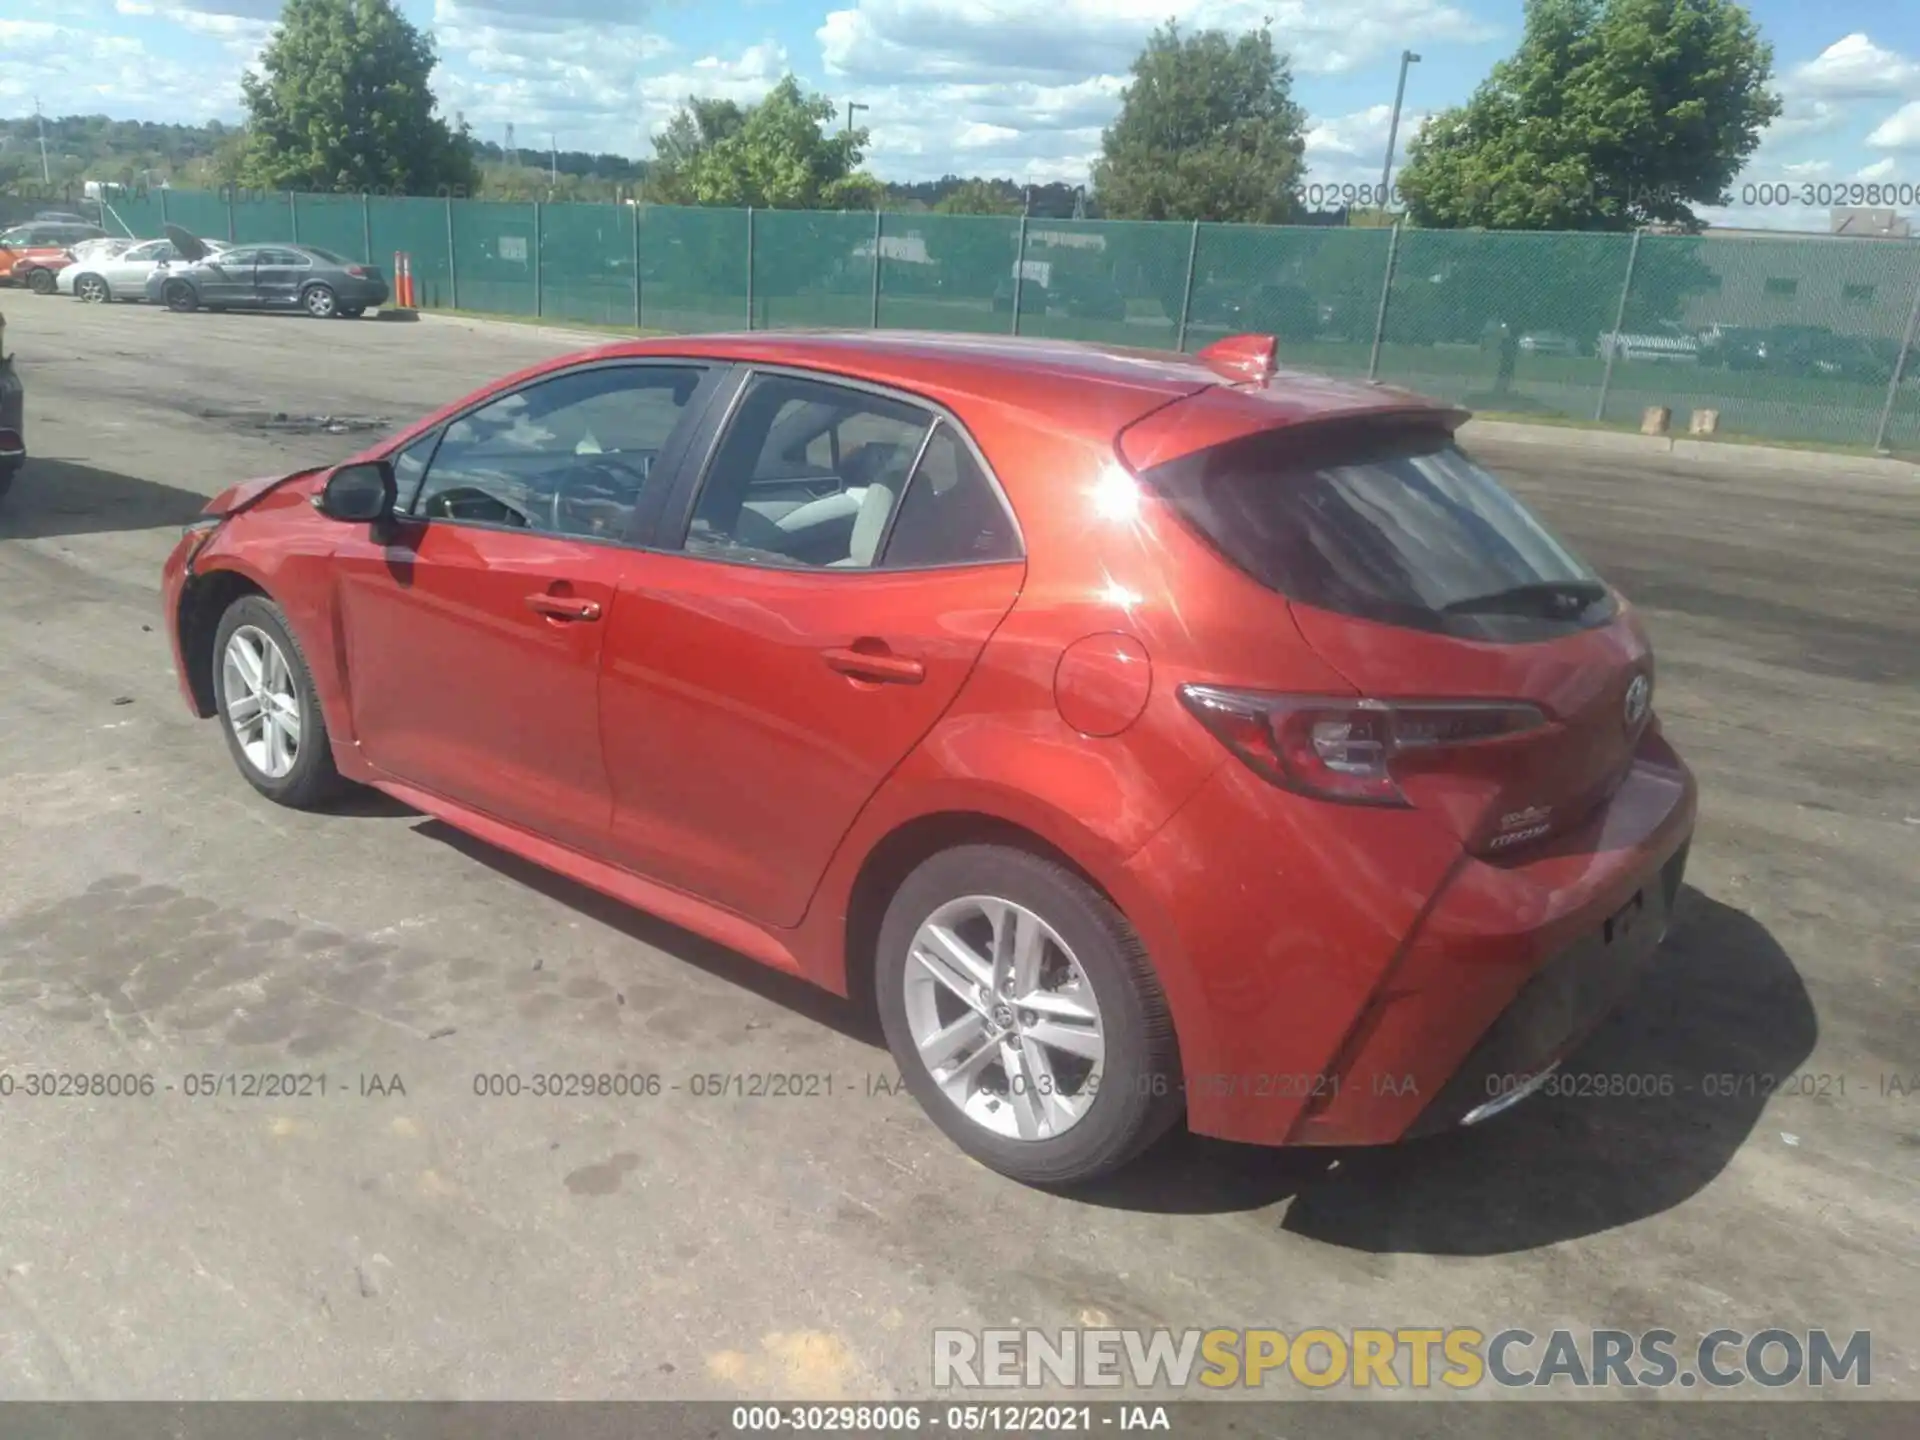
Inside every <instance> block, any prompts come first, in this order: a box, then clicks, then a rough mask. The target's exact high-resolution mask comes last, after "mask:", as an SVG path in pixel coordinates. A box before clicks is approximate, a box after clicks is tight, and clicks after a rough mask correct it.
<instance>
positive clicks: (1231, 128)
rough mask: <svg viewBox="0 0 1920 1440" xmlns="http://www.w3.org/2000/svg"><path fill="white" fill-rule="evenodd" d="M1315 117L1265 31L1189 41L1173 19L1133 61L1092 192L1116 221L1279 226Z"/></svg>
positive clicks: (1289, 207)
mask: <svg viewBox="0 0 1920 1440" xmlns="http://www.w3.org/2000/svg"><path fill="white" fill-rule="evenodd" d="M1305 121H1306V116H1305V113H1304V112H1303V111H1302V110H1301V109H1300V107H1299V106H1298V105H1296V104H1294V103H1293V78H1292V74H1291V71H1290V69H1289V67H1288V64H1287V60H1286V57H1285V56H1283V55H1281V54H1280V53H1279V52H1277V51H1276V50H1275V49H1274V46H1273V36H1272V33H1271V32H1270V31H1268V30H1267V29H1266V28H1265V27H1262V28H1261V29H1259V30H1255V31H1252V32H1250V33H1248V34H1245V35H1242V36H1241V37H1240V38H1239V39H1237V40H1235V39H1231V38H1229V37H1228V35H1227V34H1226V33H1225V32H1224V31H1220V30H1205V31H1202V32H1200V33H1199V34H1196V35H1190V36H1183V35H1181V34H1180V31H1179V27H1178V26H1177V25H1175V24H1173V23H1171V22H1169V23H1168V24H1167V25H1166V26H1164V27H1163V28H1161V29H1159V30H1156V31H1155V32H1154V34H1153V36H1152V38H1150V39H1149V40H1148V41H1147V48H1146V49H1145V50H1144V51H1142V52H1141V54H1140V57H1139V58H1138V59H1136V60H1135V61H1134V62H1133V83H1132V84H1130V85H1128V86H1127V88H1126V89H1125V90H1124V91H1123V92H1121V100H1120V114H1119V117H1118V118H1117V119H1116V120H1115V121H1114V122H1113V124H1112V125H1111V126H1109V127H1108V128H1107V131H1106V134H1105V135H1104V136H1103V137H1102V139H1101V159H1100V162H1099V164H1098V165H1096V166H1095V168H1094V173H1093V188H1094V193H1095V195H1096V196H1097V197H1098V199H1099V202H1100V207H1101V213H1102V214H1104V215H1106V216H1108V217H1109V218H1111V219H1116V220H1234V221H1249V222H1254V223H1260V224H1278V223H1281V222H1284V221H1285V220H1287V219H1289V218H1290V217H1291V216H1292V214H1293V211H1294V198H1293V197H1294V191H1295V188H1296V186H1297V183H1298V181H1299V178H1300V172H1301V165H1302V160H1301V156H1302V152H1303V149H1304V144H1303V141H1302V138H1301V131H1302V128H1303V126H1304V124H1305Z"/></svg>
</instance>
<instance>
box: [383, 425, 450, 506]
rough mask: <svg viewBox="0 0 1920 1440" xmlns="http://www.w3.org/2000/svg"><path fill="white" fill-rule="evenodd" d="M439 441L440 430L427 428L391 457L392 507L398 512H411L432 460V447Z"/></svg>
mask: <svg viewBox="0 0 1920 1440" xmlns="http://www.w3.org/2000/svg"><path fill="white" fill-rule="evenodd" d="M439 443H440V432H439V431H438V430H429V431H428V432H427V433H426V434H424V435H422V436H421V437H420V438H419V439H418V440H416V441H414V442H413V443H412V444H411V445H409V446H407V448H406V449H404V450H402V451H401V452H400V453H399V454H398V455H396V456H394V457H393V491H394V501H393V508H394V509H395V510H396V511H398V512H399V513H400V514H402V515H407V514H411V513H412V511H413V502H414V499H415V497H417V496H418V495H419V494H420V482H421V481H422V480H423V479H425V478H426V474H427V466H428V464H429V463H430V462H431V461H432V460H433V447H434V446H436V445H438V444H439Z"/></svg>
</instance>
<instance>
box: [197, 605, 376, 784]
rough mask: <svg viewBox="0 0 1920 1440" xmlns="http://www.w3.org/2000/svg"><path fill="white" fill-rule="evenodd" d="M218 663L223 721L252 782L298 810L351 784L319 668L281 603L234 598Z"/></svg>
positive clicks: (216, 640) (216, 685) (223, 623)
mask: <svg viewBox="0 0 1920 1440" xmlns="http://www.w3.org/2000/svg"><path fill="white" fill-rule="evenodd" d="M212 664H213V677H212V678H213V695H214V702H215V706H216V708H217V710H218V712H219V716H220V728H221V731H222V732H223V733H224V734H225V735H226V737H227V749H228V750H229V751H231V752H232V754H233V763H234V764H235V765H237V766H238V767H239V769H240V773H241V774H242V775H244V776H245V777H246V778H247V783H248V784H250V785H252V786H253V788H254V789H256V790H258V791H259V792H260V793H261V794H262V795H264V796H266V797H267V798H268V799H269V800H271V801H273V802H274V803H275V804H278V805H285V806H288V807H289V808H291V809H294V810H313V809H317V808H319V807H320V806H322V805H324V804H325V803H326V802H327V801H329V800H332V799H334V798H335V797H336V796H338V795H339V794H340V793H341V792H342V791H343V790H345V789H346V782H345V781H344V780H343V779H341V777H340V772H339V770H338V769H336V768H335V766H334V763H333V745H332V742H331V741H330V740H329V739H328V736H327V721H326V716H325V715H324V714H322V713H321V709H320V697H319V694H318V692H317V691H315V689H314V685H313V672H312V670H311V669H310V668H309V667H308V665H307V657H306V655H305V653H304V652H302V650H301V649H300V642H299V641H298V640H296V639H295V638H294V635H293V630H292V628H291V627H290V626H289V625H288V624H287V617H286V614H285V613H284V612H283V611H282V610H281V609H280V607H279V606H278V605H276V604H274V603H273V601H271V600H269V599H267V597H266V596H264V595H242V596H241V597H240V598H239V599H238V600H236V601H234V602H233V604H231V605H229V606H228V607H227V609H226V613H225V614H223V615H222V616H221V617H220V626H219V628H218V629H217V630H216V631H215V632H214V637H213V661H212ZM236 710H238V711H239V712H240V719H239V720H238V721H237V722H236V720H235V718H234V712H235V711H236ZM256 717H263V718H261V719H256ZM288 720H292V721H293V724H292V726H291V727H289V726H288V725H287V723H286V722H287V721H288ZM289 731H291V734H289ZM272 732H277V735H276V734H274V733H272ZM289 738H290V739H291V741H292V744H291V746H289V744H288V740H289Z"/></svg>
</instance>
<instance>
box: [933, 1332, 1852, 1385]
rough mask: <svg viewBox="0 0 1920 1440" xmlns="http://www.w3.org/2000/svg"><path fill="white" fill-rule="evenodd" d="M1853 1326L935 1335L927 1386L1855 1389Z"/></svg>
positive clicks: (936, 1333)
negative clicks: (1695, 1333) (1699, 1331)
mask: <svg viewBox="0 0 1920 1440" xmlns="http://www.w3.org/2000/svg"><path fill="white" fill-rule="evenodd" d="M1872 1378H1873V1336H1872V1334H1871V1333H1870V1332H1868V1331H1865V1330H1855V1331H1850V1332H1848V1331H1827V1330H1786V1329H1767V1330H1758V1331H1752V1332H1748V1331H1742V1330H1714V1331H1711V1332H1709V1333H1707V1334H1705V1335H1702V1336H1700V1337H1698V1338H1697V1339H1688V1340H1683V1339H1682V1338H1681V1337H1680V1335H1679V1334H1678V1333H1676V1332H1675V1331H1672V1330H1645V1331H1641V1332H1639V1333H1637V1334H1636V1333H1634V1332H1632V1331H1627V1330H1601V1329H1596V1330H1552V1331H1549V1332H1546V1333H1545V1334H1535V1333H1534V1332H1532V1331H1530V1330H1525V1329H1519V1328H1509V1329H1504V1330H1494V1331H1485V1330H1477V1329H1472V1328H1469V1327H1464V1326H1459V1327H1454V1328H1451V1329H1440V1328H1437V1327H1436V1328H1431V1329H1428V1328H1408V1327H1401V1328H1396V1329H1354V1330H1339V1329H1332V1328H1312V1329H1306V1330H1299V1331H1295V1332H1292V1333H1291V1334H1289V1333H1288V1332H1286V1331H1284V1330H1264V1329H1253V1330H1229V1329H1216V1330H1184V1331H1178V1332H1175V1331H1170V1330H1152V1331H1144V1330H1112V1329H1109V1330H1057V1331H1046V1330H1014V1329H1006V1330H980V1331H972V1330H936V1331H934V1333H933V1384H934V1387H935V1388H936V1389H941V1390H946V1389H996V1388H998V1389H1039V1388H1041V1387H1045V1386H1067V1387H1070V1388H1076V1389H1077V1388H1089V1389H1099V1388H1115V1387H1122V1386H1124V1387H1130V1388H1133V1389H1140V1390H1147V1389H1155V1388H1158V1387H1164V1386H1170V1387H1172V1388H1174V1389H1187V1388H1190V1387H1199V1388H1200V1389H1201V1390H1203V1391H1204V1390H1223V1389H1244V1390H1259V1389H1267V1388H1279V1387H1283V1386H1292V1385H1299V1386H1305V1387H1307V1388H1308V1389H1314V1390H1323V1389H1327V1388H1330V1387H1332V1386H1338V1385H1344V1386H1349V1387H1352V1388H1354V1389H1361V1390H1366V1389H1376V1390H1397V1389H1410V1390H1424V1389H1430V1388H1434V1387H1445V1388H1446V1389H1449V1390H1473V1389H1478V1388H1483V1387H1493V1388H1498V1389H1516V1388H1521V1387H1526V1388H1535V1387H1551V1386H1566V1387H1571V1388H1575V1389H1583V1390H1584V1389H1589V1388H1610V1389H1611V1388H1624V1389H1642V1388H1651V1389H1663V1388H1668V1387H1678V1388H1681V1389H1691V1388H1695V1387H1699V1386H1705V1387H1708V1388H1710V1389H1731V1388H1733V1387H1736V1386H1761V1387H1764V1388H1768V1389H1779V1388H1781V1387H1784V1386H1811V1387H1816V1388H1818V1387H1825V1386H1829V1385H1851V1386H1866V1385H1868V1384H1870V1383H1871V1382H1872Z"/></svg>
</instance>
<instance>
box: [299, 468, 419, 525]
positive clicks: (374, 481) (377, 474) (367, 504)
mask: <svg viewBox="0 0 1920 1440" xmlns="http://www.w3.org/2000/svg"><path fill="white" fill-rule="evenodd" d="M398 494H399V491H398V488H397V487H396V486H395V484H394V481H393V466H391V465H389V464H388V463H387V462H386V461H385V460H368V461H365V462H363V463H362V464H359V465H342V466H341V467H340V468H339V469H338V470H335V471H334V472H333V473H332V474H331V475H329V476H328V477H327V483H326V485H325V486H324V487H322V489H321V491H320V493H319V494H318V495H316V496H314V497H313V508H314V509H316V510H318V511H319V512H320V513H321V514H322V515H324V516H326V517H327V518H328V519H329V520H340V521H344V522H346V523H348V524H374V525H378V524H380V523H382V522H383V521H386V520H390V519H392V518H393V506H394V500H395V499H396V497H397V496H398Z"/></svg>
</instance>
